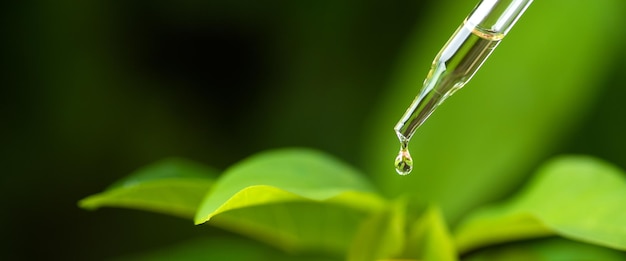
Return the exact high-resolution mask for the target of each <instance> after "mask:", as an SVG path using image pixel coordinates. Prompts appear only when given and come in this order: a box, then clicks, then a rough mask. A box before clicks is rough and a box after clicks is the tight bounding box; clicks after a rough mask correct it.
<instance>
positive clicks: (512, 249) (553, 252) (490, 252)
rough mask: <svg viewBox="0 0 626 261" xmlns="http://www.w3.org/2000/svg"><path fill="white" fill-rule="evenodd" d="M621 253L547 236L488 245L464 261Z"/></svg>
mask: <svg viewBox="0 0 626 261" xmlns="http://www.w3.org/2000/svg"><path fill="white" fill-rule="evenodd" d="M624 259H625V258H624V253H622V252H620V251H617V250H613V249H609V248H604V247H600V246H596V245H590V244H585V243H581V242H575V241H570V240H566V239H563V238H548V239H540V240H532V241H529V242H521V243H513V244H507V245H504V246H496V247H489V248H486V249H483V250H479V251H477V252H476V253H472V254H470V255H469V256H468V257H467V259H465V260H466V261H501V260H506V261H546V260H548V261H587V260H602V261H623V260H624Z"/></svg>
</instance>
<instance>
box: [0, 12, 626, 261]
mask: <svg viewBox="0 0 626 261" xmlns="http://www.w3.org/2000/svg"><path fill="white" fill-rule="evenodd" d="M444 2H445V1H444ZM448 2H453V3H452V4H451V3H448V4H447V5H449V6H452V7H450V8H442V7H443V6H445V5H443V4H441V3H438V1H430V0H394V1H363V0H359V1H357V0H319V1H280V0H279V1H255V0H205V1H199V0H184V1H167V0H157V1H142V0H127V1H100V0H95V1H72V0H59V1H13V2H11V3H4V4H2V5H3V6H4V7H3V8H1V9H2V15H1V16H0V17H2V18H0V19H1V20H2V24H3V28H4V30H3V31H4V34H3V36H4V37H2V39H3V41H2V44H1V45H0V46H2V48H1V51H0V52H1V53H2V56H0V57H2V61H3V64H4V68H5V69H3V72H2V75H3V76H2V89H1V91H0V94H1V95H0V120H1V121H0V122H1V123H0V131H1V135H0V137H1V139H2V143H1V146H0V151H1V152H2V153H1V154H0V156H1V161H0V162H1V164H2V168H0V170H1V171H0V206H2V213H1V214H0V233H1V234H2V241H3V242H1V243H0V246H1V247H2V249H0V259H2V260H38V259H44V258H45V259H49V260H99V259H102V258H109V257H116V256H123V255H127V254H132V253H136V252H138V251H143V250H148V249H154V248H160V247H163V246H167V245H170V244H173V243H177V242H181V241H183V240H185V239H189V238H197V237H202V236H206V235H208V234H210V235H213V236H221V235H227V234H228V233H227V232H225V231H221V230H219V229H215V228H211V227H209V226H199V227H198V226H193V225H192V224H191V222H189V221H187V220H181V219H178V218H174V217H168V216H161V215H156V214H150V213H143V212H139V211H129V210H118V209H103V210H99V211H97V212H88V211H84V210H81V209H79V208H78V207H77V206H76V202H77V201H78V200H79V199H81V198H83V197H85V196H87V195H90V194H93V193H95V192H99V191H101V190H103V189H104V188H105V187H106V186H107V185H108V184H111V183H112V182H113V181H115V180H117V179H119V178H121V177H123V176H125V175H126V174H128V173H130V172H131V171H133V170H135V169H137V168H139V167H141V166H143V165H145V164H148V163H150V162H154V161H156V160H159V159H162V158H165V157H168V156H181V157H186V158H190V159H193V160H196V161H199V162H203V163H206V164H208V165H211V166H214V167H216V168H219V169H224V168H226V167H227V166H229V165H231V164H233V163H235V162H236V161H238V160H240V159H242V158H244V157H246V156H249V155H251V154H253V153H255V152H259V151H262V150H267V149H271V148H278V147H285V146H305V147H312V148H316V149H319V150H323V151H326V152H328V153H330V154H333V155H335V156H337V157H338V158H340V159H342V160H344V161H346V162H348V163H350V164H352V165H355V166H357V167H360V168H364V169H365V168H367V167H366V166H367V165H368V164H369V163H371V162H369V163H368V162H365V161H369V160H370V159H371V158H370V157H368V156H363V154H367V153H364V152H363V151H372V150H376V148H375V147H374V148H373V147H371V146H370V145H371V143H368V142H367V140H368V139H370V138H371V135H378V136H381V137H382V136H384V138H381V139H388V140H391V141H392V142H395V136H394V134H393V132H392V131H391V129H392V128H393V124H391V125H389V126H388V129H389V131H386V132H382V131H381V132H377V131H378V130H380V129H381V127H380V126H376V127H375V128H372V125H373V124H378V122H381V121H380V120H375V119H378V118H380V117H384V118H388V119H389V121H390V122H392V123H393V122H395V121H396V120H397V119H398V118H399V117H400V116H401V114H402V113H403V111H404V110H405V108H406V106H408V103H409V102H410V101H411V100H412V98H413V96H414V95H415V94H416V93H417V88H418V87H419V85H418V86H415V87H414V88H415V89H414V90H413V91H410V92H406V93H402V94H400V95H399V94H398V93H397V92H398V90H397V88H396V89H394V88H392V87H391V86H393V85H394V80H395V77H396V75H397V73H396V72H397V71H398V67H401V66H402V65H399V64H403V63H402V61H403V59H404V58H405V57H406V53H407V49H411V48H410V47H411V46H412V45H413V44H415V43H422V44H423V45H424V46H426V47H428V48H429V49H426V50H424V51H423V53H428V55H427V57H424V58H423V59H424V61H425V62H422V63H420V64H421V65H420V66H421V67H419V68H415V74H416V77H417V78H423V77H424V76H425V74H426V72H427V69H428V67H429V63H430V60H431V59H432V58H433V57H434V55H435V54H436V52H437V50H438V48H439V47H440V46H441V45H442V44H443V43H444V42H445V40H446V39H447V37H448V36H449V35H450V34H451V33H452V31H453V30H454V29H455V27H456V26H457V25H458V24H459V23H460V22H461V19H462V18H463V17H464V16H465V15H466V14H467V13H468V12H469V10H471V8H472V7H473V6H474V5H475V3H476V1H471V0H467V1H448ZM601 2H605V1H601ZM532 8H535V6H531V9H530V11H534V10H533V9H532ZM537 8H538V11H535V12H536V14H535V15H534V16H535V17H541V19H545V21H544V22H545V23H546V24H548V23H552V22H553V20H552V19H557V18H555V17H552V16H545V15H539V13H540V11H539V10H541V9H540V7H537ZM448 9H450V11H449V12H443V11H445V10H448ZM530 11H529V12H530ZM610 11H611V12H612V13H611V14H607V15H606V16H603V15H596V16H594V17H584V16H578V17H574V18H572V21H577V20H578V21H580V23H585V20H589V19H595V20H598V19H614V18H615V17H616V15H615V13H616V12H621V13H622V14H624V15H626V9H623V10H614V9H613V10H610ZM564 12H567V11H564ZM561 15H563V14H561ZM572 16H577V14H576V13H572ZM451 18H454V19H452V20H453V21H451ZM537 19H538V18H537ZM529 20H530V19H529ZM520 23H524V18H522V20H521V21H520ZM598 23H599V22H598ZM435 24H436V25H440V24H446V25H445V26H439V27H436V28H442V27H443V28H444V29H446V28H449V29H447V30H443V32H439V31H436V32H432V31H430V30H429V28H435V27H433V26H431V25H435ZM536 24H540V23H536ZM605 24H611V23H610V22H606V23H605ZM571 26H576V25H575V24H571ZM612 26H613V27H612V28H610V31H611V32H612V33H611V34H610V35H609V34H607V35H601V37H599V36H597V35H589V32H584V31H582V32H580V35H576V36H573V37H571V38H568V39H567V40H561V39H559V38H558V37H555V38H554V39H543V40H546V41H562V42H561V43H560V45H561V46H562V49H560V50H558V51H559V52H563V53H567V55H568V56H570V57H572V59H576V57H578V56H580V55H581V54H580V53H576V51H577V49H576V48H574V47H572V46H576V44H577V43H576V41H575V39H576V37H579V38H585V37H594V38H593V41H592V42H599V43H607V44H605V45H601V44H600V45H599V46H604V47H603V48H608V49H602V50H587V51H588V52H590V53H589V54H586V55H587V56H590V55H593V52H595V51H598V52H601V53H603V55H600V58H599V59H596V60H594V63H593V64H588V67H589V69H590V70H589V73H588V74H586V73H584V71H583V72H582V73H579V75H578V76H577V77H579V78H580V81H582V82H585V83H588V84H592V85H593V86H590V88H592V89H594V92H593V93H589V94H588V96H589V97H588V99H585V100H584V101H585V102H584V104H581V105H580V107H581V108H583V109H580V108H579V110H575V111H573V112H572V113H574V112H575V113H576V114H575V115H573V116H572V117H573V118H574V119H575V124H574V123H572V124H568V125H567V127H566V128H565V131H563V130H560V131H559V132H558V133H557V134H555V136H558V140H557V141H555V142H550V143H546V146H545V149H544V150H543V152H542V154H541V157H540V158H541V159H545V158H547V157H549V156H550V155H557V154H563V153H583V154H589V155H595V156H597V157H600V158H603V159H606V160H608V161H610V162H612V163H614V164H616V165H618V166H620V167H622V168H626V138H625V137H624V135H625V134H626V105H624V101H626V78H625V77H626V63H625V61H626V59H624V58H626V53H625V51H624V50H625V49H624V48H623V47H624V43H625V40H626V36H625V35H626V34H625V32H624V29H623V28H622V27H621V25H620V24H613V25H612ZM516 30H517V31H516ZM524 30H526V31H530V30H542V28H529V27H523V28H519V30H518V28H514V29H513V30H512V32H511V37H513V36H514V35H515V34H516V33H517V34H520V35H521V34H522V33H523V31H524ZM603 30H607V29H606V28H604V29H603ZM511 41H512V42H513V41H514V40H511ZM530 42H532V41H530ZM506 45H507V39H505V40H504V42H503V44H502V45H501V47H499V48H501V49H504V48H506V47H505V46H506ZM541 45H542V43H541V41H538V42H535V44H531V45H528V46H526V47H527V48H526V47H525V48H524V49H521V50H520V49H518V50H508V51H502V52H503V53H504V52H518V53H527V54H529V55H532V54H533V53H535V52H537V50H540V47H541ZM426 47H425V48H426ZM499 52H500V50H496V51H495V53H494V59H495V56H497V55H498V54H499ZM539 52H541V51H539ZM542 55H545V59H546V61H550V60H551V57H550V55H549V53H547V54H546V52H545V51H544V54H542ZM509 62H510V63H515V61H509ZM553 62H554V61H553ZM487 63H489V61H488V62H487ZM554 64H557V65H558V61H556V62H554ZM485 66H488V65H487V64H486V65H485ZM491 68H492V69H491V70H492V71H497V70H501V71H502V72H507V73H509V74H510V75H515V72H510V71H507V66H506V65H505V64H499V65H492V67H491ZM550 69H551V70H553V72H552V73H548V74H545V75H550V77H553V78H557V79H558V78H559V77H562V76H563V75H568V74H567V73H563V72H561V71H560V68H559V66H554V67H551V68H550ZM481 73H482V71H481V72H479V75H477V76H476V77H477V78H478V77H483V78H485V79H486V78H487V76H488V75H487V74H485V75H481ZM536 80H537V81H539V82H543V81H545V82H548V83H550V82H552V78H546V79H536ZM477 81H480V80H478V79H477ZM484 81H486V80H484ZM487 82H488V81H487ZM498 84H502V86H501V87H500V89H501V92H502V93H506V92H507V86H506V84H504V83H501V82H500V83H498ZM470 88H472V89H478V88H480V86H477V85H472V84H471V83H470V84H468V87H467V88H466V89H464V90H463V91H461V92H459V94H456V95H455V98H456V96H462V95H463V94H461V93H469V92H473V90H471V89H470ZM545 88H547V89H549V88H550V86H549V84H547V85H546V86H545ZM391 92H395V94H393V95H390V93H391ZM389 97H405V98H404V99H402V100H398V101H397V102H395V103H396V104H397V105H395V106H390V105H389V104H394V102H393V101H392V102H390V101H389ZM497 97H498V96H497V95H494V96H493V97H491V98H494V99H496V98H497ZM385 99H387V100H385ZM394 99H395V98H394ZM459 99H461V98H459ZM383 100H385V101H383ZM452 100H453V99H451V101H449V103H454V101H452ZM382 108H384V109H382ZM381 111H383V112H384V114H385V115H382V116H381V115H380V114H381ZM436 115H437V114H435V116H434V117H437V116H436ZM479 118H480V117H479ZM373 119H374V120H373ZM444 119H445V118H444ZM477 122H480V121H479V120H478V121H477ZM554 124H555V125H559V124H561V123H560V122H555V123H554ZM379 125H380V124H379ZM370 129H372V130H376V132H374V134H372V132H371V131H368V130H370ZM516 131H518V132H519V133H524V129H518V130H516ZM418 135H419V134H418ZM551 137H552V136H551ZM552 138H553V137H552ZM380 154H381V155H380V158H381V161H383V162H391V161H392V160H393V158H394V156H395V152H391V153H389V152H388V151H384V152H381V153H380ZM370 155H371V153H370ZM529 162H530V163H529V164H528V165H527V167H526V169H524V170H523V171H529V170H531V169H532V168H534V167H536V165H538V164H539V163H540V160H539V159H536V160H534V161H533V160H531V161H529ZM389 164H390V165H389V168H390V173H393V170H392V167H391V163H389ZM365 172H366V173H368V171H367V170H365ZM386 174H388V173H386ZM389 175H393V174H389ZM517 178H519V176H518V177H517ZM374 180H376V179H374ZM391 194H393V193H391ZM500 194H502V195H504V194H506V193H505V192H502V193H500Z"/></svg>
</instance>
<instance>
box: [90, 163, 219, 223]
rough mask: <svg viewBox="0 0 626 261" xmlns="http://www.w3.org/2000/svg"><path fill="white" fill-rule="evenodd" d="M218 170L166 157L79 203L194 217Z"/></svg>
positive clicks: (94, 207) (95, 206)
mask: <svg viewBox="0 0 626 261" xmlns="http://www.w3.org/2000/svg"><path fill="white" fill-rule="evenodd" d="M216 176H217V171H215V170H213V169H210V168H207V167H205V166H202V165H200V164H197V163H194V162H191V161H188V160H183V159H167V160H163V161H159V162H157V163H154V164H152V165H149V166H147V167H144V168H142V169H140V170H138V171H136V172H134V173H133V174H131V175H129V176H128V177H126V178H124V179H122V180H120V181H118V182H116V183H115V184H113V185H112V186H111V187H109V188H108V189H107V190H105V191H104V192H101V193H98V194H95V195H92V196H89V197H87V198H85V199H83V200H81V201H80V202H79V203H78V204H79V206H80V207H82V208H85V209H90V210H93V209H97V208H100V207H124V208H134V209H142V210H148V211H154V212H160V213H165V214H171V215H175V216H180V217H184V218H193V216H194V214H195V213H196V210H197V208H198V205H199V204H200V201H201V200H202V198H203V197H204V195H205V194H206V193H207V191H208V190H209V188H210V187H211V185H212V184H213V180H214V179H215V177H216Z"/></svg>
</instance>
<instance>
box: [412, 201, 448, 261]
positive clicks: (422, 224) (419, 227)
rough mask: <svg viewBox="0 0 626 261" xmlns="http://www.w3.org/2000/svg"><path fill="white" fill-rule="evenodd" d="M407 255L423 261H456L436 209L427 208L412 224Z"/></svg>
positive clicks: (445, 226) (444, 226)
mask: <svg viewBox="0 0 626 261" xmlns="http://www.w3.org/2000/svg"><path fill="white" fill-rule="evenodd" d="M406 250H407V251H406V252H407V255H408V256H410V257H412V258H417V259H418V260H424V261H456V260H458V259H457V254H456V250H455V247H454V242H453V240H452V236H451V235H450V232H449V231H448V227H447V225H446V222H445V220H444V219H443V216H442V215H441V211H440V210H439V208H438V207H434V206H431V207H429V208H428V209H427V210H426V212H425V213H424V215H423V216H422V217H421V218H420V219H419V220H417V221H416V222H415V224H413V226H412V228H411V232H410V235H409V242H408V244H407V249H406Z"/></svg>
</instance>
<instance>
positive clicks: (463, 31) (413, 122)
mask: <svg viewBox="0 0 626 261" xmlns="http://www.w3.org/2000/svg"><path fill="white" fill-rule="evenodd" d="M531 3H532V0H482V1H480V2H479V3H478V5H477V6H476V7H475V8H474V10H473V11H472V12H471V13H470V14H469V16H468V17H467V18H466V19H465V21H463V24H461V26H460V27H459V28H458V29H457V30H456V32H455V33H454V34H453V35H452V37H450V39H449V40H448V42H447V43H446V44H445V45H444V46H443V48H442V49H441V50H440V51H439V53H438V54H437V56H436V57H435V59H434V60H433V63H432V66H431V68H430V71H429V72H428V75H427V76H426V80H424V85H423V87H422V89H421V90H420V92H419V94H418V95H417V96H416V97H415V100H413V102H412V103H411V105H410V106H409V108H408V109H407V110H406V112H405V113H404V115H403V116H402V118H401V119H400V121H399V122H398V123H397V124H396V126H395V128H394V129H395V131H396V135H398V139H399V140H400V153H399V154H398V157H396V160H395V166H396V171H397V172H398V174H400V175H407V174H409V173H410V172H411V170H412V168H413V160H412V159H411V155H410V154H409V151H408V143H409V140H410V139H411V137H412V136H413V134H415V130H417V128H418V127H419V126H421V125H422V124H423V123H424V121H426V119H427V118H428V117H429V116H430V115H431V114H432V113H433V112H434V111H435V109H436V108H437V107H438V106H439V105H440V104H441V103H442V102H443V101H444V100H445V99H446V98H448V97H450V96H451V95H452V94H454V92H455V91H457V90H458V89H461V88H462V87H463V86H464V85H465V84H466V83H467V82H468V81H469V80H470V79H471V78H472V76H474V74H475V73H476V71H478V69H479V68H480V66H481V65H482V64H483V62H484V61H485V60H486V59H487V57H489V55H490V54H491V52H493V50H494V49H495V48H496V47H497V46H498V44H499V43H500V40H502V38H504V36H505V35H506V34H507V33H508V32H509V30H511V28H512V27H513V25H514V24H515V22H517V20H518V19H519V17H520V16H521V15H522V14H523V13H524V11H525V10H526V8H528V6H529V5H530V4H531Z"/></svg>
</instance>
